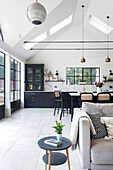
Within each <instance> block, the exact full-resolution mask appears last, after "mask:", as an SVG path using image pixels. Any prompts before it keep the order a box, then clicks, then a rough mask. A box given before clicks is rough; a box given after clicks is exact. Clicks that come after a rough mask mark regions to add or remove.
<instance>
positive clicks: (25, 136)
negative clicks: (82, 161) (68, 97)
mask: <svg viewBox="0 0 113 170" xmlns="http://www.w3.org/2000/svg"><path fill="white" fill-rule="evenodd" d="M55 120H59V115H55V116H53V109H22V110H19V111H17V112H15V114H13V115H12V116H11V117H10V118H6V119H2V120H0V170H44V163H43V161H42V155H43V154H44V151H43V150H41V149H40V148H39V147H38V145H37V141H38V140H39V139H40V138H42V137H45V136H49V135H56V133H55V132H54V129H52V128H51V127H52V126H53V125H55ZM63 124H65V127H64V130H63V136H65V137H69V134H70V126H71V122H70V115H67V114H66V115H65V117H64V118H63ZM69 155H70V164H71V170H81V168H80V167H79V168H77V166H76V164H78V162H77V157H76V151H71V150H70V149H69ZM51 169H52V170H68V166H67V162H66V163H65V164H63V165H61V166H56V167H55V166H52V168H51Z"/></svg>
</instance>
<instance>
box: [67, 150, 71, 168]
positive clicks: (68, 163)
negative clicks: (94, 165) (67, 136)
mask: <svg viewBox="0 0 113 170" xmlns="http://www.w3.org/2000/svg"><path fill="white" fill-rule="evenodd" d="M66 154H67V161H68V169H69V170H70V161H69V152H68V149H66Z"/></svg>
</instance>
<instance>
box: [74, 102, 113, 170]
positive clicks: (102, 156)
mask: <svg viewBox="0 0 113 170" xmlns="http://www.w3.org/2000/svg"><path fill="white" fill-rule="evenodd" d="M81 110H82V111H84V112H86V113H92V112H98V111H100V110H101V111H102V112H104V114H105V117H113V104H112V103H106V104H105V103H104V104H99V103H96V104H95V103H89V102H83V103H82V108H81ZM78 133H79V139H78V144H77V151H78V152H77V153H78V155H79V156H78V157H79V159H80V162H81V166H82V168H83V169H94V170H98V169H99V170H104V169H106V170H113V139H112V140H110V141H109V140H105V139H104V138H100V139H96V140H91V134H90V133H91V132H90V123H89V120H88V118H87V117H81V118H80V120H79V132H78Z"/></svg>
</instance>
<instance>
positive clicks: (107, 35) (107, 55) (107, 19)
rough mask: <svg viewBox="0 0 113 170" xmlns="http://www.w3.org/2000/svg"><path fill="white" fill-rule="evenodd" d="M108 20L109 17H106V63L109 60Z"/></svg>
mask: <svg viewBox="0 0 113 170" xmlns="http://www.w3.org/2000/svg"><path fill="white" fill-rule="evenodd" d="M108 20H109V16H107V58H106V60H105V61H106V63H109V62H110V61H111V60H110V58H109V34H108Z"/></svg>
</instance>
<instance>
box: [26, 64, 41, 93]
mask: <svg viewBox="0 0 113 170" xmlns="http://www.w3.org/2000/svg"><path fill="white" fill-rule="evenodd" d="M25 89H26V91H43V90H44V64H26V65H25Z"/></svg>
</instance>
